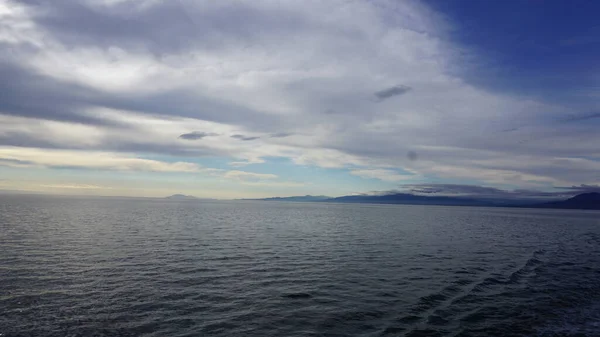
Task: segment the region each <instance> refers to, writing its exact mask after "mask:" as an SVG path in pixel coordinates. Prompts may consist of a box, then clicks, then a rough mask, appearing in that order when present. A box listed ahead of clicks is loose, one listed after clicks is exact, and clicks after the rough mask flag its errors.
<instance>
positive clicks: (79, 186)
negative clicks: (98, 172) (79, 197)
mask: <svg viewBox="0 0 600 337" xmlns="http://www.w3.org/2000/svg"><path fill="white" fill-rule="evenodd" d="M40 187H44V188H57V189H64V188H66V189H76V190H97V189H111V187H106V186H98V185H88V184H43V185H40Z"/></svg>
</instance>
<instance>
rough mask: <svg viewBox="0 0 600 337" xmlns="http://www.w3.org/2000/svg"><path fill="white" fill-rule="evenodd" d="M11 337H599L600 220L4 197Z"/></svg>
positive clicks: (502, 211)
mask: <svg viewBox="0 0 600 337" xmlns="http://www.w3.org/2000/svg"><path fill="white" fill-rule="evenodd" d="M0 335H1V336H2V337H12V336H44V337H48V336H86V337H87V336H261V337H263V336H265V337H266V336H600V212H598V211H560V210H533V209H511V208H470V207H436V206H401V205H360V204H325V203H285V202H252V201H246V202H244V201H231V202H199V201H169V200H160V199H133V198H130V199H128V198H81V197H77V198H75V197H43V196H25V195H2V196H0Z"/></svg>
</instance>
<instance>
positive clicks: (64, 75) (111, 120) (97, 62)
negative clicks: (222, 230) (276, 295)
mask: <svg viewBox="0 0 600 337" xmlns="http://www.w3.org/2000/svg"><path fill="white" fill-rule="evenodd" d="M3 4H5V6H4V7H5V8H6V9H4V10H3V11H2V13H0V15H1V18H0V93H2V94H0V145H3V146H17V147H19V148H20V149H22V151H23V153H24V155H20V156H17V155H16V154H14V153H12V154H11V157H10V158H4V159H3V160H4V164H5V165H8V163H9V162H10V163H11V165H42V166H46V167H69V166H70V165H72V163H73V162H74V163H76V165H79V166H80V167H88V166H89V167H113V168H114V167H117V168H118V167H122V168H127V169H126V170H133V169H135V168H136V167H137V168H140V167H141V168H142V169H143V170H150V171H155V170H158V171H160V170H163V171H164V170H179V171H182V170H183V171H185V170H192V171H193V170H196V169H200V170H201V169H202V168H199V167H197V166H188V165H187V164H185V165H184V164H181V165H180V166H174V163H166V162H160V161H151V162H148V161H144V160H145V159H143V158H151V157H153V156H156V155H158V156H159V157H160V156H163V155H171V156H175V157H176V158H179V159H177V161H179V162H180V163H188V164H191V165H194V164H193V163H190V162H191V161H195V160H196V159H197V158H200V157H222V158H228V159H227V160H228V161H231V163H232V165H233V166H241V165H244V164H247V163H264V162H266V161H268V158H269V157H281V158H289V159H290V160H291V161H292V162H293V163H295V164H297V165H302V166H306V165H311V166H319V167H323V168H343V169H344V172H347V171H357V172H359V173H360V174H362V175H363V176H369V175H370V176H371V177H374V178H375V177H376V176H379V177H380V178H382V177H383V181H387V182H390V183H393V182H396V181H400V180H398V179H401V178H400V177H399V176H397V173H394V172H393V171H394V169H395V168H398V169H401V170H402V171H407V172H411V173H412V174H414V175H417V176H419V177H427V178H431V179H436V181H449V182H452V181H456V180H460V181H463V180H469V181H476V182H477V183H479V184H483V185H511V186H516V185H524V186H528V188H529V187H532V188H533V187H535V188H537V187H539V186H545V187H551V186H569V185H577V184H582V183H585V184H588V185H593V184H597V183H598V178H597V172H598V167H599V165H600V164H599V162H600V150H598V147H597V146H596V144H598V143H600V134H599V133H598V132H597V126H595V125H592V124H593V123H566V122H570V121H576V120H581V121H589V120H592V119H594V118H597V114H595V113H594V114H589V115H582V116H579V117H573V118H570V119H567V120H564V116H568V113H569V112H571V111H594V110H593V109H594V108H595V107H594V105H593V102H592V103H585V102H577V103H572V102H560V100H559V99H548V100H544V99H543V98H542V99H540V98H532V97H526V96H525V95H514V94H512V93H511V91H509V90H507V91H505V92H502V91H500V90H498V91H493V92H492V91H489V90H486V89H485V88H481V87H478V86H477V85H475V84H473V83H470V82H468V81H467V80H466V79H465V78H464V76H463V75H462V74H464V73H468V72H473V71H474V70H473V68H472V65H473V64H474V63H477V62H478V61H480V60H478V55H477V54H476V52H475V51H473V50H469V48H467V47H466V46H461V45H457V44H456V43H455V42H454V40H452V39H450V38H449V36H450V35H451V32H452V31H453V29H454V27H453V26H452V23H449V22H447V21H446V20H444V19H443V18H442V17H441V15H439V13H436V12H435V11H434V10H432V9H431V8H429V7H428V6H427V5H426V4H424V3H423V2H421V1H411V0H407V1H387V0H382V1H378V2H377V3H374V2H368V1H356V2H347V1H342V0H339V1H338V0H332V1H327V2H284V3H277V4H275V3H274V2H270V1H257V2H244V3H241V2H238V3H233V4H223V3H221V2H214V1H191V0H182V1H158V0H156V1H155V0H148V1H129V0H123V1H116V0H115V1H108V0H107V1H100V0H90V1H76V0H65V1H58V2H44V1H35V0H30V1H4V2H3ZM462 55H469V59H468V60H466V59H465V58H463V56H462ZM465 61H469V62H465ZM471 61H472V62H471ZM398 81H402V83H404V84H402V85H400V84H398V85H394V86H392V85H393V84H395V83H398ZM377 88H382V90H379V91H377V92H375V93H373V91H374V90H375V89H377ZM413 88H414V89H415V90H412V89H413ZM417 89H418V90H417ZM409 92H410V94H407V93H409ZM365 93H367V94H366V95H365ZM370 93H373V96H371V98H372V99H373V100H376V101H379V102H383V101H385V103H383V104H373V103H372V102H373V100H369V99H365V96H369V95H371V94H370ZM399 95H401V96H402V99H397V100H393V104H391V103H392V98H393V97H396V96H399ZM367 98H368V97H367ZM388 103H390V104H388ZM299 121H300V122H299ZM557 121H564V122H565V123H557ZM509 129H513V130H512V131H515V132H511V133H510V136H511V137H506V135H507V133H503V132H500V131H501V130H509ZM190 130H210V131H211V132H214V133H215V134H218V135H233V136H232V137H227V136H221V137H216V136H215V137H208V136H209V135H212V134H209V133H204V132H202V131H194V132H190ZM282 130H284V131H282ZM516 131H518V132H516ZM292 134H293V135H294V137H290V136H291V135H292ZM174 135H180V136H179V138H178V137H175V136H174ZM252 135H265V136H262V137H258V136H252ZM283 138H285V139H283ZM180 139H183V140H196V139H202V141H198V142H192V141H185V142H184V141H181V140H180ZM240 140H247V141H240ZM250 140H252V141H250ZM41 149H47V151H46V150H41ZM32 151H33V152H35V151H40V156H41V157H40V158H41V159H36V158H33V157H32V156H29V157H28V156H26V155H27V154H28V153H32ZM61 151H66V152H69V151H71V152H69V153H70V155H66V154H65V153H66V152H61ZM410 151H413V152H414V153H418V154H419V156H418V159H419V160H413V159H414V158H415V156H412V155H410V154H411V153H413V152H410ZM43 152H49V153H52V154H53V158H52V159H50V158H47V157H44V153H43ZM86 152H88V153H94V154H95V153H100V154H102V153H108V154H110V155H108V156H109V157H110V158H112V159H110V160H109V159H102V158H104V157H103V156H102V155H100V159H94V158H91V157H90V156H87V155H85V153H86ZM36 153H38V152H36ZM407 154H409V155H407ZM78 156H80V157H81V158H85V159H86V161H87V160H89V163H90V164H86V163H84V162H83V161H78V160H77V157H78ZM73 158H75V160H74V161H73V160H72V159H73ZM190 158H194V159H190ZM102 160H104V161H105V163H104V164H103V163H102ZM108 163H110V164H108ZM179 171H178V172H179ZM160 172H162V171H160ZM386 179H387V180H386ZM263 180H264V179H263Z"/></svg>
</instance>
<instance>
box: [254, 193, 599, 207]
mask: <svg viewBox="0 0 600 337" xmlns="http://www.w3.org/2000/svg"><path fill="white" fill-rule="evenodd" d="M245 200H260V201H295V202H335V203H364V204H401V205H439V206H488V207H531V208H561V209H597V210H600V193H584V194H579V195H577V196H575V197H573V198H570V199H567V200H562V201H552V202H541V201H540V200H514V199H482V198H473V197H449V196H423V195H414V194H407V193H395V194H386V195H347V196H342V197H337V198H330V197H326V196H322V195H321V196H311V195H305V196H293V197H274V198H264V199H245Z"/></svg>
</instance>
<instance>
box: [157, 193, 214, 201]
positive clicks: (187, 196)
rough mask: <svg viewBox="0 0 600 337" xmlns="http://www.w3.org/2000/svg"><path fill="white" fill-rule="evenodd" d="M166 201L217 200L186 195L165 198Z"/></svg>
mask: <svg viewBox="0 0 600 337" xmlns="http://www.w3.org/2000/svg"><path fill="white" fill-rule="evenodd" d="M165 199H169V200H216V199H210V198H197V197H194V196H193V195H184V194H173V195H171V196H168V197H165Z"/></svg>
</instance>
